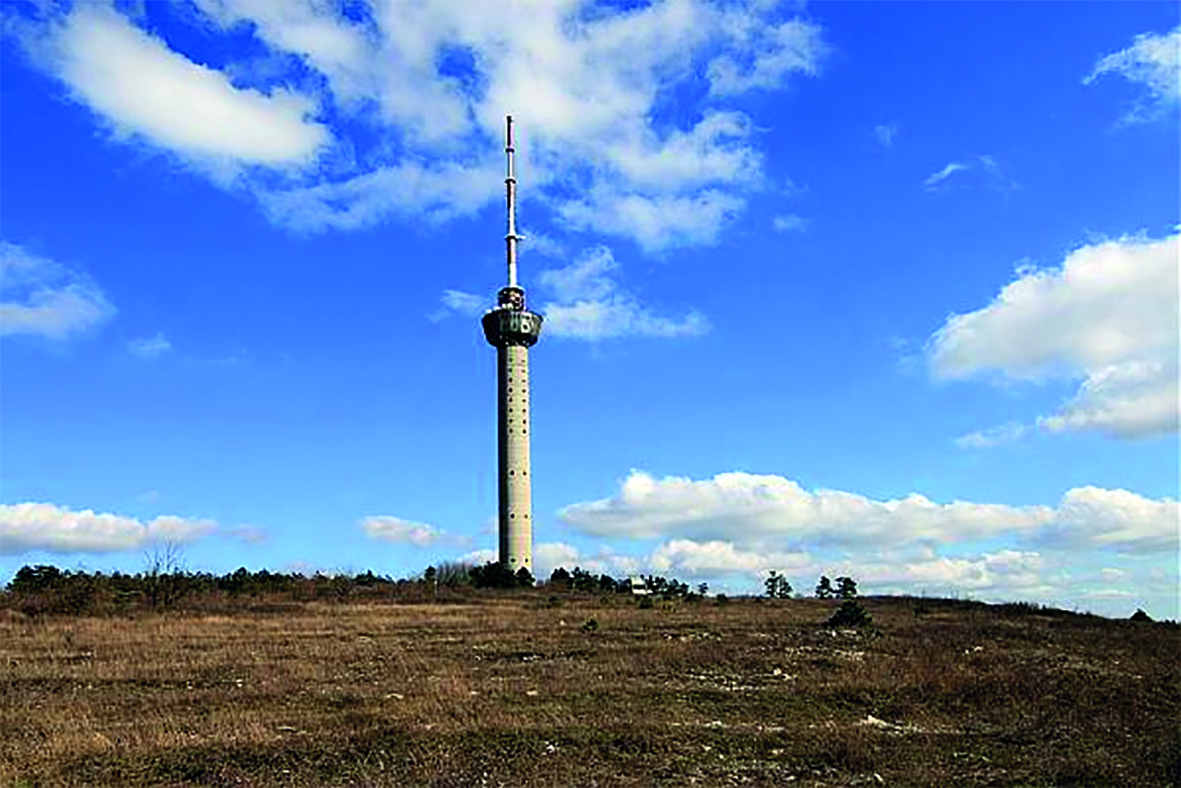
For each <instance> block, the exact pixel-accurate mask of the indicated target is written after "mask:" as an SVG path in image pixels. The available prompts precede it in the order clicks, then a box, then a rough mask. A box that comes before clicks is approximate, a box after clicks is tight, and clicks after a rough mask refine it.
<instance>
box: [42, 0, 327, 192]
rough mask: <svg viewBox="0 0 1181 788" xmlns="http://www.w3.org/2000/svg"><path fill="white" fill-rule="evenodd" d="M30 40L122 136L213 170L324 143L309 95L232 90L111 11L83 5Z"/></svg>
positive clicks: (291, 158) (295, 157) (287, 159)
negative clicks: (141, 140)
mask: <svg viewBox="0 0 1181 788" xmlns="http://www.w3.org/2000/svg"><path fill="white" fill-rule="evenodd" d="M47 32H48V33H49V35H48V37H47V38H45V39H43V40H41V41H38V42H36V43H35V44H33V45H32V46H33V48H34V56H35V57H37V58H39V59H41V60H43V61H44V62H45V63H46V65H47V68H48V69H49V70H50V71H52V72H53V73H54V74H55V75H56V76H57V77H58V78H60V79H61V80H62V81H63V82H64V83H66V85H68V86H69V88H70V90H71V92H72V93H73V94H74V96H75V97H76V98H77V99H78V100H79V101H81V102H82V103H84V104H86V105H87V106H88V107H90V108H91V109H92V110H94V111H95V112H96V113H97V114H99V115H100V116H101V117H103V118H104V119H105V120H106V121H107V122H109V123H110V124H111V126H112V128H113V130H114V132H115V134H116V136H119V137H130V136H133V135H134V136H139V137H142V138H144V139H146V140H148V141H150V142H151V143H153V144H154V145H157V146H159V147H161V148H165V149H168V150H172V151H175V152H177V153H180V154H182V155H184V156H186V157H189V158H192V159H195V160H198V161H202V162H204V163H206V164H209V165H211V166H212V167H213V168H214V169H216V170H220V169H222V168H224V167H226V166H232V165H235V164H238V163H246V164H262V165H268V166H279V165H289V164H306V163H308V162H309V161H310V160H311V159H312V157H313V156H314V155H315V153H316V151H317V149H319V148H320V147H321V146H322V145H324V144H325V143H326V142H327V141H328V138H329V134H328V132H327V129H326V127H325V126H323V125H321V124H319V123H315V122H312V121H309V120H308V117H309V116H310V115H312V114H313V113H314V112H315V111H316V106H315V103H314V102H313V101H312V100H311V99H309V98H308V97H306V96H303V95H300V94H298V93H294V92H292V91H290V90H286V89H283V88H275V89H273V90H272V91H270V94H269V95H266V94H264V93H261V92H259V91H256V90H243V89H238V88H236V87H234V85H233V84H231V82H230V80H229V79H228V78H227V76H226V75H225V74H224V73H223V72H221V71H218V70H216V69H212V68H207V67H205V66H202V65H199V64H197V63H194V62H192V61H190V60H188V59H187V58H186V57H184V56H183V55H181V54H178V53H177V52H175V51H173V50H171V49H169V47H168V45H167V44H166V43H165V42H164V41H162V40H161V39H159V38H156V37H155V36H152V35H150V34H148V33H146V32H144V31H143V30H142V29H140V28H139V27H137V26H135V25H134V24H133V23H132V22H131V21H130V20H129V19H128V18H127V17H125V16H123V15H121V14H119V13H117V12H116V11H114V10H113V9H111V8H108V7H105V6H101V5H97V4H92V3H80V4H78V5H77V6H75V7H74V9H73V10H72V11H71V12H70V13H69V14H67V15H65V16H64V17H62V18H60V19H59V20H58V21H56V22H55V23H54V24H52V25H51V26H50V27H49V28H48V30H47Z"/></svg>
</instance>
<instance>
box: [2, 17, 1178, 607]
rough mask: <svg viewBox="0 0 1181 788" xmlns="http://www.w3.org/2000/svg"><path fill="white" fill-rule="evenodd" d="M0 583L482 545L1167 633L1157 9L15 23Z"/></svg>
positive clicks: (1169, 497)
mask: <svg viewBox="0 0 1181 788" xmlns="http://www.w3.org/2000/svg"><path fill="white" fill-rule="evenodd" d="M0 12H2V14H3V16H2V19H3V38H2V41H0V106H2V128H0V132H2V133H0V194H2V197H3V199H2V200H0V244H2V246H0V271H2V273H3V277H2V279H0V286H2V288H3V294H2V297H0V300H2V305H0V309H2V311H0V334H2V335H3V339H2V342H0V352H2V356H0V380H2V391H0V393H2V397H0V427H2V428H0V502H2V504H3V505H2V506H0V574H2V575H3V576H5V577H7V576H10V575H11V574H12V573H13V572H14V571H15V570H16V569H17V568H19V567H20V566H21V565H23V564H26V563H47V562H52V563H56V564H58V565H60V566H66V567H71V568H73V567H84V568H87V569H112V568H122V569H124V570H132V571H134V570H138V569H139V568H141V567H142V565H143V563H144V555H145V553H147V552H150V551H151V550H152V549H153V545H155V544H159V543H160V542H161V540H167V541H170V542H173V543H176V544H179V545H181V546H182V549H183V553H184V558H185V562H186V564H187V565H188V566H189V567H190V568H193V569H201V570H208V571H215V572H225V571H232V570H233V569H235V568H237V567H238V566H242V565H244V566H248V567H251V568H263V567H266V568H270V569H300V570H304V571H314V570H317V569H322V570H328V571H332V570H351V571H361V570H364V569H373V570H374V571H377V572H381V573H389V574H392V575H395V576H405V575H409V574H412V573H416V572H418V571H421V569H422V568H423V567H425V566H426V565H428V564H430V563H433V562H437V561H439V560H445V559H456V558H460V557H468V558H473V559H476V560H483V559H486V558H487V557H490V556H491V550H492V549H494V547H495V534H494V530H493V528H494V522H493V521H494V517H495V512H496V501H495V495H496V485H495V468H496V448H495V438H496V433H495V401H494V400H495V367H494V359H495V352H494V350H493V349H492V348H491V347H488V346H487V345H486V343H485V342H484V340H483V338H482V335H481V332H480V329H479V324H478V317H479V315H480V314H481V312H482V311H483V310H484V309H485V308H487V307H490V306H491V305H492V304H493V302H494V295H495V291H496V289H497V288H498V287H499V286H500V285H501V284H502V283H503V281H504V277H505V272H504V259H503V232H504V229H503V222H504V207H503V152H502V145H503V142H502V133H503V131H502V129H503V119H504V116H505V114H507V113H512V114H513V115H514V117H515V118H516V120H517V129H518V132H519V136H520V140H519V145H518V150H519V154H518V159H519V172H518V174H519V179H520V196H521V205H520V211H519V216H520V222H521V225H522V228H523V231H524V233H525V234H526V235H527V236H528V238H527V240H526V242H525V243H524V245H523V248H522V253H521V279H522V283H523V284H524V285H525V286H526V288H527V289H528V292H529V297H530V305H531V307H532V308H534V309H536V310H538V311H540V312H542V313H544V314H545V315H546V324H545V329H544V331H543V336H542V340H541V342H540V343H539V344H538V345H537V346H536V347H535V348H534V349H533V351H532V352H531V361H532V376H533V409H534V414H533V420H534V434H533V463H534V468H533V471H534V490H533V493H534V517H535V519H536V527H535V534H534V537H535V561H536V564H537V568H538V572H539V574H546V573H548V571H549V569H551V568H553V567H554V566H557V565H566V566H569V567H572V566H574V565H576V564H577V565H581V566H583V567H590V568H592V569H595V570H596V571H606V572H609V573H611V574H614V575H624V574H628V573H631V572H637V571H652V572H658V573H661V574H665V575H672V576H676V577H678V578H680V579H683V580H686V581H690V582H693V583H698V582H709V583H710V584H711V587H712V588H714V589H715V590H726V591H729V592H731V593H736V592H737V593H741V592H753V591H757V590H758V589H759V588H760V585H761V578H762V577H763V576H764V575H765V573H766V572H767V571H769V570H772V569H775V570H779V571H781V572H784V573H786V574H787V576H788V577H789V578H790V579H791V580H792V581H793V583H794V584H795V585H796V587H797V589H798V590H808V589H810V588H811V586H812V585H813V584H814V583H815V581H816V578H817V577H818V576H819V575H820V574H821V573H825V574H828V575H830V576H836V575H841V574H851V575H852V576H854V577H855V578H857V579H858V580H859V581H860V582H861V584H862V587H863V589H864V590H865V591H866V592H869V593H902V592H905V593H927V594H954V595H958V596H970V597H973V598H980V599H1028V600H1033V601H1038V602H1043V603H1047V604H1055V605H1060V606H1065V607H1070V608H1077V609H1085V610H1093V611H1097V612H1101V613H1105V614H1108V615H1115V616H1125V615H1128V614H1130V613H1131V612H1132V611H1133V610H1135V609H1136V608H1137V607H1144V608H1145V609H1147V610H1148V611H1149V612H1150V613H1151V614H1153V615H1156V616H1168V617H1173V618H1176V617H1178V596H1177V586H1178V503H1177V498H1178V490H1177V485H1178V478H1179V476H1181V468H1179V460H1178V442H1177V433H1178V410H1179V408H1178V244H1179V242H1178V221H1179V219H1181V199H1179V194H1181V183H1179V175H1178V173H1179V172H1181V156H1179V146H1178V142H1177V140H1178V104H1179V99H1181V77H1179V74H1178V71H1179V64H1178V62H1179V57H1181V55H1179V46H1181V44H1179V42H1181V32H1179V30H1181V28H1179V21H1181V19H1179V17H1181V13H1179V11H1178V8H1177V6H1176V5H1175V4H1171V3H1155V2H1154V3H1136V2H1126V3H1036V4H1035V3H1020V4H1019V3H949V4H936V3H907V4H896V3H872V4H871V3H833V4H815V5H811V4H810V5H800V4H791V3H784V4H777V3H773V2H770V3H768V2H751V3H738V2H735V3H704V2H688V1H686V2H675V3H651V4H649V3H622V4H619V3H616V4H596V3H589V2H572V1H571V2H548V1H547V2H534V3H529V2H496V3H493V2H483V3H481V2H475V1H474V0H472V1H471V2H462V1H461V0H455V1H454V2H440V3H433V4H418V3H409V4H408V3H390V4H386V3H381V4H370V3H365V2H350V3H328V2H315V3H304V2H296V1H295V0H291V1H290V2H284V3H258V2H245V1H242V2H239V1H238V0H197V2H189V3H168V4H166V3H133V2H120V3H114V4H102V3H79V4H73V5H71V4H46V5H37V4H25V3H17V2H13V3H6V4H4V5H3V7H2V8H0Z"/></svg>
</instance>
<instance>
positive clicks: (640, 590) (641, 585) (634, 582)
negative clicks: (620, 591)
mask: <svg viewBox="0 0 1181 788" xmlns="http://www.w3.org/2000/svg"><path fill="white" fill-rule="evenodd" d="M627 585H628V587H629V588H631V592H632V594H634V595H635V596H648V584H647V583H645V582H644V578H642V577H640V576H639V575H632V576H631V577H629V578H628V579H627Z"/></svg>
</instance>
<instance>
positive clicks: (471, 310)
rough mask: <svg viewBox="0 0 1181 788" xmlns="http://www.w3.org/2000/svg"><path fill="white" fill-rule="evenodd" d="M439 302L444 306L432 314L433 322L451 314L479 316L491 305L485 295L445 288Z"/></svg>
mask: <svg viewBox="0 0 1181 788" xmlns="http://www.w3.org/2000/svg"><path fill="white" fill-rule="evenodd" d="M439 302H440V303H441V304H442V305H443V308H442V309H440V310H439V311H438V312H435V313H434V314H433V315H431V316H430V320H431V322H435V323H437V322H438V321H440V320H442V319H443V318H446V317H448V316H450V315H459V316H460V317H469V318H470V317H479V316H480V315H482V314H484V312H485V310H487V309H488V308H489V307H490V306H491V303H490V301H489V299H487V298H485V297H484V296H478V295H476V294H475V293H465V292H463V291H462V290H444V291H443V295H442V296H441V297H440V298H439Z"/></svg>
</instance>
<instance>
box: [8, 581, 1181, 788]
mask: <svg viewBox="0 0 1181 788" xmlns="http://www.w3.org/2000/svg"><path fill="white" fill-rule="evenodd" d="M864 604H865V606H866V608H867V609H868V610H869V611H870V612H871V613H872V614H873V616H874V620H875V623H876V630H874V631H872V632H859V631H837V632H833V631H832V630H829V629H827V628H825V627H823V626H820V622H823V621H824V620H825V618H826V617H827V614H828V613H829V612H830V611H831V609H832V607H833V603H826V602H818V601H812V600H809V601H787V602H778V603H769V602H756V601H749V600H747V601H735V602H732V603H731V604H729V605H726V606H724V607H718V606H715V605H713V604H711V603H709V602H699V603H696V604H691V603H678V604H677V605H675V606H671V607H665V608H662V607H660V606H657V607H656V608H655V609H652V610H640V609H637V607H636V606H635V605H634V603H633V602H632V600H630V599H625V598H622V597H620V598H609V599H607V600H604V601H600V600H599V599H598V598H583V599H576V598H570V599H569V601H564V602H563V603H562V604H560V605H557V606H555V605H552V604H547V603H546V597H545V596H544V595H541V596H538V595H532V594H523V595H518V596H515V597H496V596H492V595H490V596H488V597H486V598H483V599H476V600H471V601H468V602H465V603H460V604H362V605H349V604H322V603H309V604H306V605H288V606H285V607H279V608H274V609H273V610H271V611H270V612H264V613H260V612H257V611H255V612H250V611H248V610H245V609H243V610H241V611H238V612H233V611H230V612H226V613H224V614H216V615H215V614H198V613H191V612H190V613H169V614H163V615H146V616H141V617H138V618H135V619H126V618H52V617H49V618H39V619H30V618H24V617H23V616H21V615H19V614H15V613H8V614H6V616H5V617H4V618H3V619H2V620H0V671H2V673H0V699H2V701H3V702H2V703H0V731H2V735H0V785H4V786H34V785H35V786H74V785H102V786H116V785H225V786H272V785H275V786H278V785H285V786H290V785H295V786H313V785H316V786H319V785H332V786H335V785H342V786H343V785H358V786H405V785H513V786H515V785H567V784H569V785H592V784H595V785H687V784H690V783H696V784H699V785H731V784H751V785H771V784H775V785H782V784H790V785H857V784H865V785H876V784H879V783H884V784H894V785H953V784H955V785H1096V786H1099V785H1103V786H1108V785H1155V786H1163V785H1170V784H1172V785H1181V775H1179V770H1181V754H1179V753H1181V745H1179V740H1178V721H1179V720H1181V686H1179V683H1181V673H1179V671H1178V661H1179V646H1181V637H1179V630H1178V628H1177V626H1176V625H1170V624H1133V623H1131V622H1121V621H1109V620H1106V619H1101V618H1096V617H1090V616H1077V615H1073V614H1065V613H1049V612H1046V611H1034V610H1029V609H1020V608H1018V609H1011V608H1010V609H1001V608H988V607H985V606H982V605H976V604H972V603H954V602H946V603H938V602H931V601H923V602H919V601H918V600H867V601H865V603H864ZM916 608H917V609H918V612H917V613H916ZM591 618H594V619H595V620H596V621H597V623H598V628H597V629H596V630H594V631H584V630H585V629H589V628H584V627H583V626H582V625H583V624H584V622H586V621H587V620H588V619H591ZM871 718H872V719H871Z"/></svg>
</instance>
